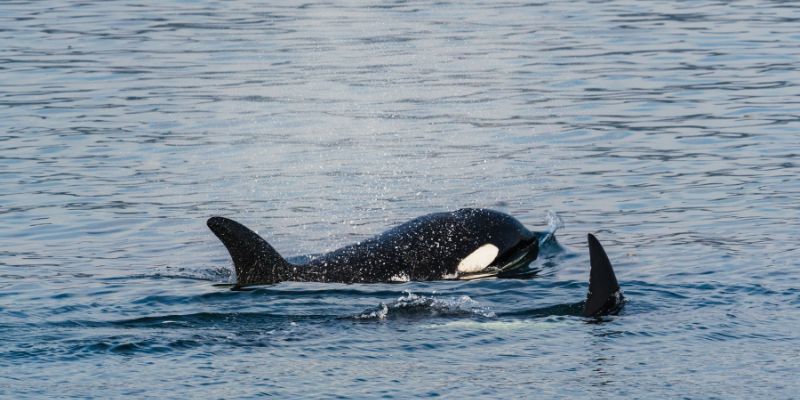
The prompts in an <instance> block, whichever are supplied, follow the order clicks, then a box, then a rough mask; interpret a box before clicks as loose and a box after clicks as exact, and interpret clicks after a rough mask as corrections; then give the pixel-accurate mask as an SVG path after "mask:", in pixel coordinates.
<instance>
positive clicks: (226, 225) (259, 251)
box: [207, 217, 292, 289]
mask: <svg viewBox="0 0 800 400" xmlns="http://www.w3.org/2000/svg"><path fill="white" fill-rule="evenodd" d="M207 224H208V228H209V229H211V231H212V232H214V234H215V235H217V237H218V238H219V240H220V241H222V244H224V245H225V247H226V248H227V249H228V253H230V255H231V259H232V260H233V266H234V268H236V286H235V287H234V289H238V288H241V287H244V286H252V285H265V284H270V283H277V282H280V281H282V280H286V279H288V278H289V275H290V267H291V266H292V265H291V264H289V262H287V261H286V260H285V259H284V258H283V257H281V255H280V254H278V252H277V251H275V249H273V248H272V246H270V245H269V243H267V241H266V240H264V239H263V238H262V237H261V236H258V234H257V233H255V232H253V231H251V230H250V229H248V228H247V227H246V226H244V225H242V224H240V223H238V222H236V221H234V220H231V219H227V218H223V217H211V218H209V219H208V222H207Z"/></svg>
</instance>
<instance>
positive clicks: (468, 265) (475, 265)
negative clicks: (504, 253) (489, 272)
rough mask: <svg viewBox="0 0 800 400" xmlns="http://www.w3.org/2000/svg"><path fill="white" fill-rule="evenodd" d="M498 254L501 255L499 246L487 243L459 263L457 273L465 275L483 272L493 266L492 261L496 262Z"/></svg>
mask: <svg viewBox="0 0 800 400" xmlns="http://www.w3.org/2000/svg"><path fill="white" fill-rule="evenodd" d="M498 253H500V249H498V248H497V246H495V245H493V244H491V243H487V244H485V245H483V246H481V247H478V249H477V250H475V251H473V252H472V253H471V254H470V255H468V256H467V257H466V258H464V259H463V260H461V262H460V263H458V268H457V271H458V272H463V273H472V272H478V271H481V270H483V269H484V268H486V267H488V266H489V265H491V264H492V261H494V259H495V258H496V257H497V254H498Z"/></svg>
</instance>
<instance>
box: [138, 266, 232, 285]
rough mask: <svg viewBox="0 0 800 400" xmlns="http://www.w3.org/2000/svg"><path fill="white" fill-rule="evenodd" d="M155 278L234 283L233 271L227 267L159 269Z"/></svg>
mask: <svg viewBox="0 0 800 400" xmlns="http://www.w3.org/2000/svg"><path fill="white" fill-rule="evenodd" d="M154 276H155V277H157V278H182V279H196V280H200V281H212V282H217V283H230V284H233V283H236V280H235V278H234V274H233V271H232V270H231V269H230V268H228V267H210V268H202V269H193V268H186V267H161V268H158V269H156V272H155V274H154Z"/></svg>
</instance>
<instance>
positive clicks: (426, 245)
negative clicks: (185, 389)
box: [207, 208, 623, 316]
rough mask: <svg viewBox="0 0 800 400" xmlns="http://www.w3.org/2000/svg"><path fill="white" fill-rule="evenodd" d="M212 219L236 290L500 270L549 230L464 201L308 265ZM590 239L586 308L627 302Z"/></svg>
mask: <svg viewBox="0 0 800 400" xmlns="http://www.w3.org/2000/svg"><path fill="white" fill-rule="evenodd" d="M207 225H208V227H209V229H211V231H212V232H213V233H214V234H215V235H216V236H217V238H219V240H220V241H221V242H222V243H223V244H224V245H225V247H226V248H227V250H228V252H229V253H230V256H231V259H232V260H233V265H234V268H235V270H236V279H237V280H236V284H235V285H234V287H233V289H241V288H243V287H246V286H254V285H265V284H273V283H278V282H282V281H304V282H330V283H380V282H396V281H408V280H412V281H430V280H443V279H475V278H481V277H488V276H496V275H500V274H502V273H504V272H508V271H513V270H516V269H517V268H520V267H524V266H527V265H528V264H529V263H530V262H532V261H534V260H535V259H536V258H537V257H538V254H539V240H540V239H541V238H542V237H543V235H545V233H541V232H531V231H529V230H528V229H527V228H526V227H525V226H524V225H523V224H522V223H520V222H519V221H518V220H517V219H515V218H514V217H512V216H510V215H508V214H505V213H501V212H499V211H495V210H489V209H480V208H464V209H460V210H457V211H453V212H440V213H433V214H428V215H423V216H421V217H418V218H415V219H412V220H411V221H408V222H406V223H404V224H401V225H399V226H396V227H394V228H392V229H389V230H388V231H386V232H384V233H382V234H379V235H377V236H374V237H372V238H369V239H367V240H364V241H362V242H359V243H356V244H352V245H349V246H345V247H342V248H340V249H338V250H335V251H333V252H330V253H327V254H324V255H322V256H319V257H316V258H313V259H311V260H310V261H309V262H308V263H306V264H303V265H300V264H292V263H290V262H289V261H287V260H286V259H285V258H283V257H282V256H281V255H280V254H279V253H278V252H277V251H276V250H275V249H274V248H273V247H272V246H271V245H270V244H269V243H267V241H266V240H264V239H263V238H262V237H261V236H259V235H258V234H257V233H255V232H253V231H252V230H250V229H248V228H247V227H245V226H244V225H242V224H240V223H238V222H236V221H233V220H231V219H228V218H224V217H211V218H209V219H208V221H207ZM547 234H548V235H550V234H552V233H547ZM588 241H589V249H590V259H591V273H590V281H589V293H588V295H587V300H586V302H585V307H584V311H583V314H584V315H586V316H596V315H603V314H607V313H611V312H614V311H615V310H617V309H619V307H620V306H621V304H622V300H623V297H622V292H621V291H620V288H619V284H618V283H617V279H616V276H615V275H614V271H613V268H612V267H611V263H610V262H609V260H608V256H607V255H606V253H605V251H604V250H603V248H602V246H601V245H600V242H598V241H597V239H596V238H594V236H592V235H591V234H590V235H589V237H588Z"/></svg>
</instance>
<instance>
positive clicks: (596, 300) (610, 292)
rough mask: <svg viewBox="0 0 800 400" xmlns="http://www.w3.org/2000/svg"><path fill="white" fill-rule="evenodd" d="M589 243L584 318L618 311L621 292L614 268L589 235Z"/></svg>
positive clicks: (594, 239) (601, 248)
mask: <svg viewBox="0 0 800 400" xmlns="http://www.w3.org/2000/svg"><path fill="white" fill-rule="evenodd" d="M587 240H588V242H589V259H590V264H591V271H590V272H589V293H588V295H587V296H586V305H585V306H584V309H583V315H584V316H586V317H593V316H600V315H605V314H609V313H613V312H615V311H618V310H619V307H620V306H621V305H622V300H623V297H622V290H620V287H619V283H618V282H617V276H616V275H614V268H613V267H612V266H611V261H609V260H608V255H606V252H605V250H603V246H601V245H600V242H599V241H598V240H597V238H596V237H594V235H592V234H591V233H590V234H589V235H588V238H587Z"/></svg>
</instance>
